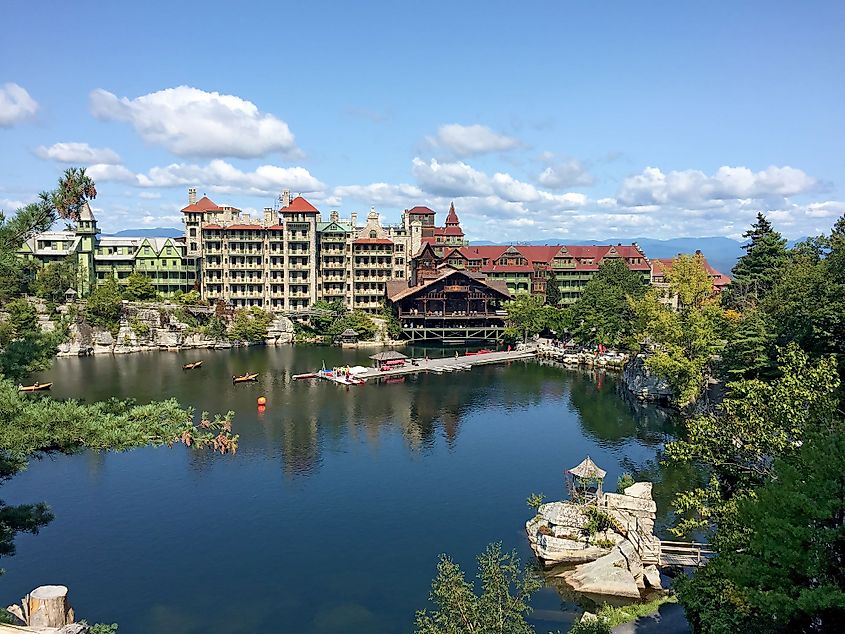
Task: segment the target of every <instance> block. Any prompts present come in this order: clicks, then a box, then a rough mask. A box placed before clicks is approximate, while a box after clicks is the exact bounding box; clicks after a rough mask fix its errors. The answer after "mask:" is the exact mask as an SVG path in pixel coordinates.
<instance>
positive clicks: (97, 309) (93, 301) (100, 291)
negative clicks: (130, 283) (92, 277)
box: [85, 278, 123, 334]
mask: <svg viewBox="0 0 845 634" xmlns="http://www.w3.org/2000/svg"><path fill="white" fill-rule="evenodd" d="M122 308H123V295H122V294H121V288H120V284H118V283H117V280H115V279H113V278H109V279H107V280H105V281H104V282H103V283H102V284H99V285H98V286H97V287H96V288H95V289H94V290H93V291H91V294H90V295H88V298H87V299H86V300H85V319H86V320H87V321H88V323H89V324H91V325H92V326H100V327H101V328H106V329H108V330H109V331H110V332H111V333H112V334H117V331H118V329H119V328H120V313H121V310H122Z"/></svg>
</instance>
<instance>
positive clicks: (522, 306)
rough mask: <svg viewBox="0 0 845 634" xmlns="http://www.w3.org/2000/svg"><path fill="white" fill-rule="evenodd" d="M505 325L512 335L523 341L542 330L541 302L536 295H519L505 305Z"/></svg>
mask: <svg viewBox="0 0 845 634" xmlns="http://www.w3.org/2000/svg"><path fill="white" fill-rule="evenodd" d="M505 310H506V311H507V324H508V327H509V328H511V329H512V331H513V332H514V333H519V335H520V339H522V340H525V339H527V338H528V337H530V336H532V335H536V334H539V333H540V331H542V330H543V327H544V320H543V300H542V298H540V297H537V296H536V295H529V294H528V293H521V294H519V295H517V296H516V298H514V299H513V300H511V301H509V302H506V303H505Z"/></svg>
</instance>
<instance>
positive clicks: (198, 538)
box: [0, 347, 685, 634]
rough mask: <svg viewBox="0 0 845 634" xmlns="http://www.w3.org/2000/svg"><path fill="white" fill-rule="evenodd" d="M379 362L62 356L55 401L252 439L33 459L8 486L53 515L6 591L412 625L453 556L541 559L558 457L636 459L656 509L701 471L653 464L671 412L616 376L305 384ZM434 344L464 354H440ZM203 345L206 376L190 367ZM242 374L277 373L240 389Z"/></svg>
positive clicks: (555, 618)
mask: <svg viewBox="0 0 845 634" xmlns="http://www.w3.org/2000/svg"><path fill="white" fill-rule="evenodd" d="M368 354H372V351H354V350H339V349H334V348H323V347H283V348H278V349H272V348H269V349H264V348H252V349H247V350H232V351H221V352H199V353H191V354H187V355H182V354H171V353H143V354H134V355H127V356H121V357H114V358H111V357H103V358H82V359H59V360H57V361H56V363H55V365H54V367H53V368H52V370H51V371H49V372H47V373H45V374H43V375H42V376H41V377H39V378H40V379H41V380H44V379H45V378H46V379H48V380H50V381H54V382H55V384H56V385H55V386H54V389H53V396H55V397H70V396H74V397H81V398H85V399H88V400H95V399H101V398H105V397H109V396H120V397H133V398H136V399H138V400H139V401H146V400H150V399H154V398H163V397H169V396H173V397H176V398H178V399H179V400H180V401H182V402H184V403H186V404H191V405H193V406H194V407H196V408H197V410H198V411H201V410H209V411H212V412H215V411H220V412H225V411H227V410H230V409H231V410H235V411H236V413H237V415H236V419H235V431H236V432H237V433H239V434H240V447H239V450H238V453H237V455H236V456H219V455H213V454H210V453H206V452H202V451H193V450H190V449H186V448H184V447H174V448H171V449H168V448H166V447H165V448H155V449H153V448H148V449H140V450H135V451H130V452H125V453H111V452H102V453H96V452H84V453H80V454H78V455H73V456H49V457H46V458H44V459H42V460H39V461H36V462H33V464H32V465H31V466H30V468H29V470H28V471H26V472H24V473H23V474H21V475H19V476H16V477H15V478H13V479H12V480H11V481H10V482H9V483H7V484H5V485H4V486H3V489H2V498H3V499H4V500H5V501H6V502H8V503H23V502H35V501H41V500H45V501H47V502H49V504H50V505H51V506H52V508H53V510H54V512H55V515H56V519H55V521H53V522H52V523H51V524H50V525H49V526H48V527H47V528H46V529H44V530H43V531H42V532H41V534H39V535H37V536H29V535H25V536H22V537H19V538H18V541H17V545H18V552H17V555H16V556H14V557H11V558H7V559H4V560H3V561H2V562H0V563H2V564H3V566H4V567H5V568H6V570H7V572H6V574H5V575H4V576H2V577H0V601H4V602H5V603H3V605H7V604H8V603H10V602H13V601H15V600H17V599H19V598H20V597H21V596H23V594H24V593H25V592H26V591H28V590H30V589H31V588H33V587H35V586H37V585H41V584H45V583H62V584H65V585H68V586H69V587H70V589H71V593H72V597H71V598H72V603H73V605H74V607H75V608H76V610H77V614H79V615H81V616H82V617H84V618H87V619H88V620H89V621H107V622H112V621H116V622H118V623H119V624H120V632H121V634H132V633H136V632H137V633H140V632H168V633H172V634H182V633H185V634H187V633H210V634H218V633H221V634H222V633H224V632H257V631H265V630H264V629H262V628H267V629H266V631H285V632H297V633H298V632H302V633H315V634H316V633H320V634H323V633H334V632H343V633H346V634H354V633H358V632H388V633H391V632H397V633H398V632H409V631H410V630H411V629H412V623H413V617H414V612H415V610H417V609H420V608H422V607H425V606H426V600H427V596H428V591H429V587H430V582H431V578H432V576H433V575H434V572H435V565H436V560H437V555H438V554H439V553H441V552H447V553H449V554H450V555H452V556H453V558H455V559H456V560H457V561H459V562H460V563H461V564H462V565H463V566H464V569H465V570H471V571H472V574H474V556H475V555H476V554H477V553H478V552H480V551H482V550H483V549H484V547H485V545H486V544H487V543H488V542H491V541H499V540H500V541H502V542H504V545H505V547H506V548H508V549H510V548H516V549H517V550H518V551H519V552H520V553H521V555H522V556H523V558H524V559H525V560H528V558H529V555H530V550H529V549H528V545H527V541H526V539H525V536H524V530H523V525H524V523H525V521H526V520H527V519H529V517H530V515H531V511H530V510H529V509H528V507H527V506H526V504H525V499H526V497H527V496H528V494H530V493H532V492H543V493H545V494H546V496H547V497H553V498H555V499H557V498H560V497H562V496H563V490H564V485H563V470H564V469H565V468H568V467H572V466H574V465H575V464H577V463H578V462H579V461H580V460H581V459H582V458H583V457H584V456H585V455H586V454H589V455H590V456H592V457H593V459H594V460H595V461H596V462H597V463H598V464H599V465H600V466H602V467H604V468H605V469H607V471H608V480H609V481H610V482H611V484H610V486H611V487H615V482H616V478H617V477H618V476H619V474H620V473H621V472H622V471H624V470H628V471H634V472H636V473H638V474H641V475H642V477H645V478H649V479H654V480H657V481H658V484H657V485H656V491H655V494H656V495H655V497H656V498H657V501H658V505H659V509H660V510H661V511H664V510H666V509H668V504H669V500H670V499H671V496H672V494H673V492H674V490H675V489H676V488H677V487H679V486H680V485H681V484H682V482H683V481H684V479H685V474H679V473H670V472H666V471H665V470H664V469H663V468H661V467H659V466H658V463H657V461H658V459H659V457H660V450H661V447H662V444H663V443H664V441H665V440H666V438H667V433H668V432H669V431H670V429H671V426H670V424H669V423H668V422H667V421H666V420H665V418H664V417H663V416H662V415H661V414H660V413H659V412H657V411H656V410H653V409H643V408H638V407H637V406H636V405H634V404H632V403H631V402H629V401H628V400H626V399H625V398H624V397H623V395H622V394H621V392H620V391H619V389H618V385H617V382H616V380H615V378H614V377H613V376H612V375H592V374H586V373H579V372H574V371H568V370H564V369H561V368H558V367H552V366H548V365H540V364H538V363H534V362H527V363H523V362H519V363H514V364H512V365H509V366H489V367H480V368H476V369H473V370H472V371H471V372H464V373H460V374H456V375H442V376H436V375H431V376H420V377H415V378H409V379H408V380H407V381H406V382H404V383H397V384H389V385H388V384H383V385H378V384H374V385H366V386H362V387H353V388H349V389H347V388H344V387H342V386H337V385H333V384H328V383H325V382H319V383H318V382H314V381H297V382H293V381H292V380H291V378H290V377H291V375H293V374H297V373H300V372H306V371H311V370H313V369H315V368H317V367H319V366H320V364H321V362H322V361H325V363H326V365H327V366H331V365H336V364H337V365H339V364H341V363H342V364H355V363H356V362H358V363H361V362H364V361H365V360H366V357H367V355H368ZM439 354H449V355H451V354H454V351H453V350H447V351H443V352H441V351H430V355H431V356H435V355H439ZM200 358H201V359H203V360H204V361H205V363H204V365H203V368H202V370H200V371H194V372H183V371H182V370H181V364H182V363H183V362H187V361H191V360H194V359H200ZM246 370H254V371H260V383H258V384H245V385H237V386H233V385H232V383H231V380H230V377H231V375H232V374H236V373H240V372H243V371H246ZM260 395H265V396H266V397H267V399H268V405H267V409H266V411H265V412H264V413H263V414H259V413H258V412H257V408H256V405H255V400H256V398H257V397H258V396H260ZM534 604H535V607H536V610H537V611H536V613H535V623H537V624H538V631H548V630H549V629H554V630H556V629H561V630H562V631H566V629H567V628H568V625H569V623H570V622H571V621H572V619H573V618H574V616H575V615H576V614H577V610H576V608H575V606H572V605H569V604H566V603H561V600H560V597H559V596H558V595H557V593H556V592H555V591H554V590H552V589H547V590H544V591H542V592H541V593H539V594H538V595H537V597H536V599H535V601H534Z"/></svg>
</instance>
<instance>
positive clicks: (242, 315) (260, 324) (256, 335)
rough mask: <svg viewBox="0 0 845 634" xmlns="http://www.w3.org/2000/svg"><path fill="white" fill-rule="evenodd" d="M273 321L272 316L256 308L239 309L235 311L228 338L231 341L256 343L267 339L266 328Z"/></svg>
mask: <svg viewBox="0 0 845 634" xmlns="http://www.w3.org/2000/svg"><path fill="white" fill-rule="evenodd" d="M272 321H273V315H271V314H270V313H268V312H266V311H264V310H261V309H260V308H258V307H257V306H252V307H251V308H241V309H239V310H237V311H235V315H234V317H233V319H232V323H231V325H230V326H229V330H228V337H229V339H231V340H233V341H247V342H253V343H257V342H260V341H264V340H265V339H266V338H267V328H268V327H269V326H270V322H272Z"/></svg>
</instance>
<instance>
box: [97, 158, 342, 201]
mask: <svg viewBox="0 0 845 634" xmlns="http://www.w3.org/2000/svg"><path fill="white" fill-rule="evenodd" d="M88 174H89V175H90V176H91V177H92V178H93V179H94V180H95V181H121V182H127V183H131V184H133V185H136V186H138V187H180V186H186V185H202V186H204V187H205V188H206V189H207V190H208V191H215V192H222V193H233V194H242V195H251V196H273V195H275V194H278V193H279V191H280V190H281V189H282V188H288V189H290V190H292V191H295V192H303V193H308V192H316V191H322V190H323V189H324V188H325V186H324V185H323V184H322V183H321V182H320V181H319V180H317V179H316V178H314V177H313V176H312V175H311V173H310V172H309V171H308V170H307V169H305V168H304V167H279V166H277V165H260V166H258V167H257V168H255V170H253V171H251V172H244V171H242V170H240V169H238V168H237V167H235V166H234V165H232V164H230V163H227V162H226V161H223V160H221V159H215V160H213V161H211V162H210V163H208V164H207V165H194V164H188V163H172V164H171V165H167V166H164V167H153V168H151V169H150V170H149V171H147V172H146V173H139V174H135V173H133V172H132V171H130V170H129V169H127V168H126V167H124V166H122V165H92V166H91V167H90V168H88Z"/></svg>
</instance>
